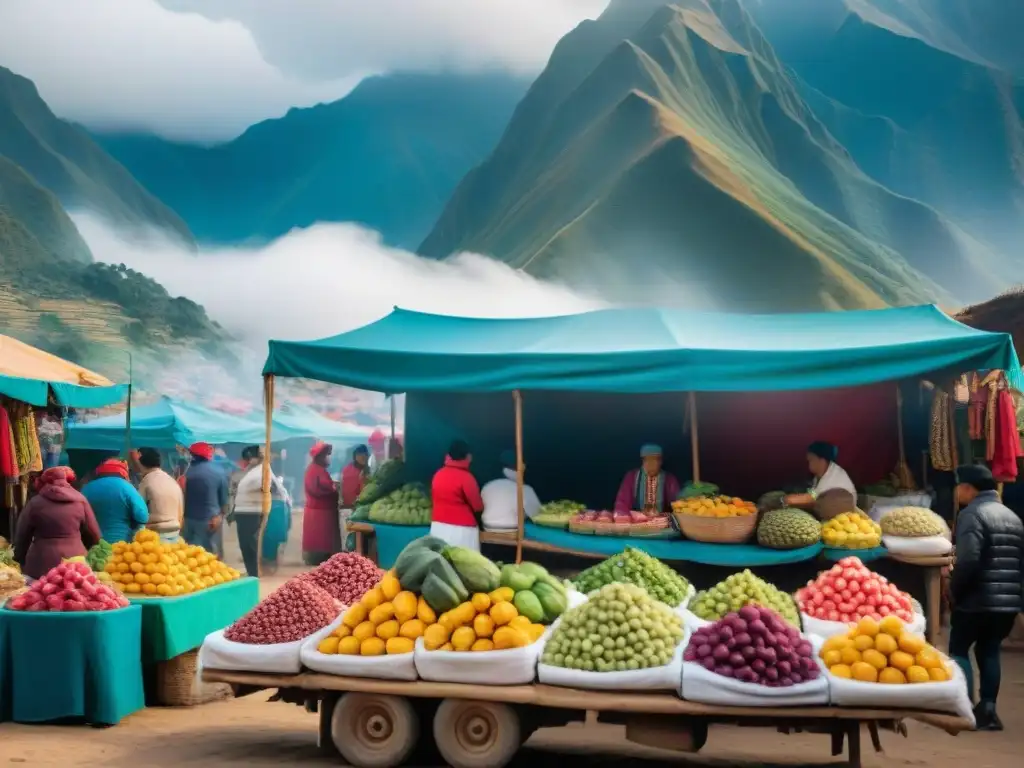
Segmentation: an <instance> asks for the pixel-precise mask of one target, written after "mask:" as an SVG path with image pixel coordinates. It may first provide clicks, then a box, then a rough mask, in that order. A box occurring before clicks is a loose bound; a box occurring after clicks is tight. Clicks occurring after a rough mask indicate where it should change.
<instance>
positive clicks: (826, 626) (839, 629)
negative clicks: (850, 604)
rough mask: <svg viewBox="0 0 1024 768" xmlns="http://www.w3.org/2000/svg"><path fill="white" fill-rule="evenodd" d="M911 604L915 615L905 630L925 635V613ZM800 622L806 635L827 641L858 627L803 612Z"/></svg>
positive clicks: (914, 604)
mask: <svg viewBox="0 0 1024 768" xmlns="http://www.w3.org/2000/svg"><path fill="white" fill-rule="evenodd" d="M911 604H912V605H913V606H914V613H913V614H912V615H911V618H910V622H909V623H907V624H905V625H904V628H905V629H906V630H907V631H909V632H912V633H913V634H915V635H923V634H924V633H925V629H926V628H927V625H928V622H927V621H926V619H925V617H924V613H922V612H921V606H920V604H919V603H918V602H917V601H916V600H914V601H912V603H911ZM800 621H801V622H802V623H803V626H804V634H805V635H817V636H818V637H823V638H826V639H827V638H829V637H835V636H836V635H842V634H844V633H846V632H848V631H850V629H852V628H853V627H854V626H856V625H855V624H846V623H844V622H842V621H828V620H827V619H817V618H815V617H814V616H808V615H807V614H806V613H804V612H803V611H801V612H800Z"/></svg>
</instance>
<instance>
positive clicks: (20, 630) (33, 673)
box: [0, 605, 146, 725]
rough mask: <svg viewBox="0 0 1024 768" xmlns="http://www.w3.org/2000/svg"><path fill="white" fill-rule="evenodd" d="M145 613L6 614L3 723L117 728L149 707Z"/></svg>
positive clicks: (0, 669) (2, 617)
mask: <svg viewBox="0 0 1024 768" xmlns="http://www.w3.org/2000/svg"><path fill="white" fill-rule="evenodd" d="M141 638H142V609H140V608H139V607H138V606H135V605H132V606H129V607H127V608H119V609H118V610H115V611H90V612H82V613H45V612H38V613H28V612H22V611H11V610H7V609H6V608H0V721H14V722H16V723H47V722H53V721H56V720H65V719H71V718H73V719H81V720H85V721H86V722H89V723H92V724H95V725H116V724H117V723H119V722H121V720H122V719H123V718H125V717H127V716H128V715H130V714H132V713H133V712H138V711H139V710H141V709H143V708H144V707H145V706H146V701H145V695H144V693H143V688H142V661H141V658H140V655H141V653H140V652H141V648H142V641H141Z"/></svg>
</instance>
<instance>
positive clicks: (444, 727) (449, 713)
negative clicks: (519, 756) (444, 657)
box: [434, 699, 522, 768]
mask: <svg viewBox="0 0 1024 768" xmlns="http://www.w3.org/2000/svg"><path fill="white" fill-rule="evenodd" d="M434 740H435V741H436V742H437V748H438V750H439V751H440V752H441V756H442V757H443V758H444V760H445V763H447V764H448V765H450V766H452V768H502V766H504V765H507V764H508V762H509V761H510V760H511V759H512V757H513V755H515V753H516V752H517V751H518V749H519V745H520V744H522V739H521V738H520V726H519V715H518V714H517V713H516V711H515V710H514V709H512V707H510V706H508V705H507V704H499V703H496V702H491V701H469V700H466V699H445V700H444V701H442V702H441V704H440V706H439V707H438V708H437V714H435V715H434Z"/></svg>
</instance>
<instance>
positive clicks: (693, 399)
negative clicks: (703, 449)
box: [686, 392, 700, 483]
mask: <svg viewBox="0 0 1024 768" xmlns="http://www.w3.org/2000/svg"><path fill="white" fill-rule="evenodd" d="M686 406H687V412H688V413H689V414H690V453H691V454H692V456H693V482H694V483H699V482H700V438H699V436H698V434H697V393H696V392H689V393H687V397H686Z"/></svg>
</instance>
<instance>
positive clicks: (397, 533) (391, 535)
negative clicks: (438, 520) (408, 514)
mask: <svg viewBox="0 0 1024 768" xmlns="http://www.w3.org/2000/svg"><path fill="white" fill-rule="evenodd" d="M372 525H373V533H374V536H375V537H376V539H377V565H379V566H380V567H381V568H390V567H391V566H392V565H394V564H395V560H397V559H398V555H399V554H401V552H402V550H403V549H405V547H406V545H407V544H408V543H409V542H410V541H415V540H416V539H419V538H422V537H423V536H427V535H428V534H429V533H430V526H429V525H387V524H385V523H372Z"/></svg>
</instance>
